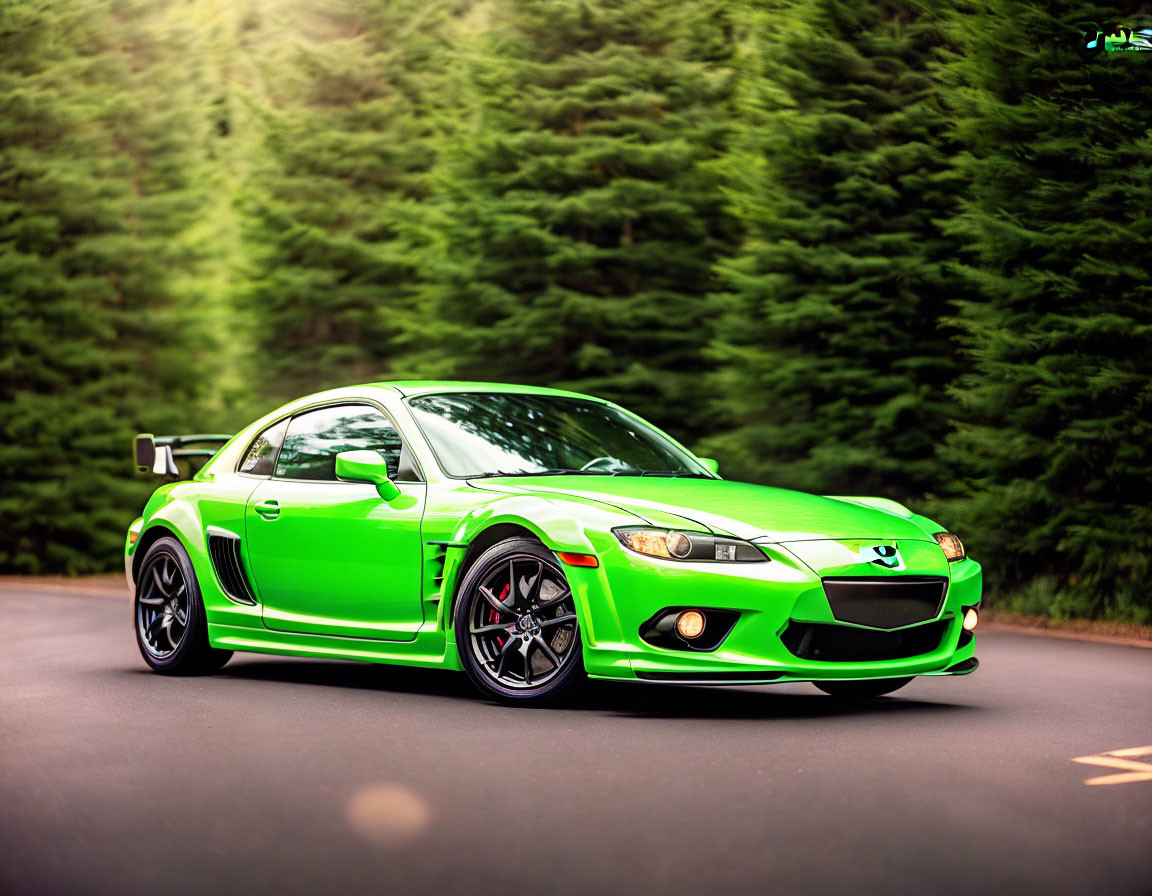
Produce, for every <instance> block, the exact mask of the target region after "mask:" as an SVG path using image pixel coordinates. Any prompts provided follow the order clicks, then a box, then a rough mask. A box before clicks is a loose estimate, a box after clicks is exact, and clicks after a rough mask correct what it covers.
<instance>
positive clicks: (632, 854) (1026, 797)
mask: <svg viewBox="0 0 1152 896" xmlns="http://www.w3.org/2000/svg"><path fill="white" fill-rule="evenodd" d="M21 588H22V586H20V587H13V586H10V585H9V586H6V587H4V588H3V589H0V635H2V641H0V643H2V647H0V893H3V894H6V896H15V894H21V893H51V894H60V893H100V894H103V893H120V894H123V893H143V892H152V893H165V894H173V893H175V894H179V893H198V894H199V893H246V894H252V893H322V892H324V893H328V892H353V891H360V892H392V893H406V894H418V893H455V892H467V893H470V894H487V893H527V892H539V893H545V894H567V893H572V894H577V893H579V894H587V893H628V894H646V893H659V894H662V896H667V894H678V893H691V894H699V893H708V892H711V893H721V892H727V893H756V894H759V896H775V894H797V893H820V894H827V893H830V892H843V893H852V894H859V893H881V892H883V893H889V894H890V893H902V892H918V893H930V894H949V893H957V894H961V893H963V894H972V893H982V892H983V893H996V894H998V893H1012V894H1030V893H1043V894H1045V896H1052V894H1063V893H1108V894H1112V896H1120V894H1138V896H1148V894H1152V776H1150V777H1149V778H1146V779H1144V780H1134V781H1128V782H1127V783H1118V784H1105V785H1086V784H1085V781H1086V780H1088V779H1091V778H1095V777H1099V776H1106V775H1110V774H1124V772H1123V770H1117V769H1109V768H1102V767H1098V766H1093V765H1086V764H1081V763H1075V762H1073V761H1072V759H1073V758H1074V757H1082V756H1085V755H1088V754H1098V753H1102V752H1105V751H1112V750H1119V749H1125V748H1134V747H1141V746H1148V745H1152V650H1147V649H1141V648H1135V647H1117V646H1111V645H1103V644H1092V643H1083V642H1077V641H1068V640H1055V639H1048V638H1039V637H1029V636H1024V635H1015V634H1004V633H995V632H993V633H989V634H985V635H982V636H980V638H979V651H978V652H979V656H980V659H981V662H982V666H981V668H980V670H979V671H978V672H976V673H975V674H974V675H971V676H969V677H967V678H942V679H920V680H918V681H916V682H913V683H912V684H911V685H909V686H908V687H907V688H905V689H904V690H902V691H900V692H899V694H897V695H894V696H892V697H890V698H886V699H881V700H874V701H870V702H867V703H862V704H852V703H847V702H842V701H839V700H835V699H833V698H831V697H826V696H824V695H821V694H819V693H818V692H817V691H816V690H815V689H814V688H811V687H809V686H807V685H787V686H775V687H759V688H728V689H704V688H701V689H678V688H665V687H659V686H654V685H627V684H605V685H601V686H598V687H596V688H593V689H591V690H590V692H589V693H588V695H587V696H586V697H584V698H583V699H582V700H581V701H580V703H579V704H577V705H575V706H572V707H569V708H565V709H533V710H524V709H519V710H518V709H509V708H504V707H501V706H496V705H492V704H489V703H486V702H484V701H483V700H481V699H479V698H477V697H476V696H474V694H473V692H472V691H471V689H470V688H469V686H468V684H467V682H466V681H465V680H464V679H463V677H462V676H457V675H455V674H451V673H444V672H436V671H432V672H428V671H416V670H405V669H399V668H394V667H385V666H369V665H357V664H350V663H330V662H316V661H306V660H290V659H277V658H261V657H254V656H243V655H238V656H237V657H235V658H234V659H233V660H232V662H231V663H230V664H229V665H228V666H227V667H225V669H224V670H223V671H222V672H221V673H219V674H217V675H215V676H212V677H208V678H199V679H170V678H163V677H160V676H157V675H153V674H151V673H150V672H148V671H146V669H145V666H144V664H143V662H142V661H141V660H140V658H139V656H138V654H137V652H136V647H135V644H134V643H133V640H132V631H131V627H130V626H131V623H130V610H129V604H128V602H127V600H126V598H124V599H112V598H108V597H96V596H90V595H88V596H81V595H71V594H65V593H37V592H33V591H30V590H27V589H23V590H21ZM1127 761H1129V762H1132V761H1146V762H1149V763H1152V755H1147V756H1143V757H1137V758H1136V759H1135V760H1132V759H1129V760H1127ZM1130 777H1135V778H1139V777H1140V775H1139V774H1138V773H1137V774H1135V775H1130ZM833 888H835V889H833Z"/></svg>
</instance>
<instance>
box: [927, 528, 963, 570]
mask: <svg viewBox="0 0 1152 896" xmlns="http://www.w3.org/2000/svg"><path fill="white" fill-rule="evenodd" d="M932 537H933V538H935V539H936V544H938V545H940V550H942V551H943V552H944V556H945V557H947V558H948V562H949V563H952V562H953V561H955V560H963V559H964V558H965V557H966V556H967V554H965V553H964V543H963V542H962V541H961V540H960V539H959V538H958V537H956V536H955V535H953V534H952V533H951V532H937V533H936V534H935V535H933V536H932Z"/></svg>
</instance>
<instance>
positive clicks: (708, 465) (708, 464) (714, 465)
mask: <svg viewBox="0 0 1152 896" xmlns="http://www.w3.org/2000/svg"><path fill="white" fill-rule="evenodd" d="M696 460H698V461H700V463H701V465H702V466H703V467H704V469H705V470H707V471H708V472H709V473H717V474H718V473H719V472H720V463H719V462H718V461H715V460H713V459H712V458H710V457H698V458H696Z"/></svg>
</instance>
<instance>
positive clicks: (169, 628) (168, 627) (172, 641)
mask: <svg viewBox="0 0 1152 896" xmlns="http://www.w3.org/2000/svg"><path fill="white" fill-rule="evenodd" d="M164 634H166V635H167V636H168V643H169V644H171V645H172V649H173V650H175V649H176V645H177V644H179V643H180V639H179V638H176V637H173V635H172V622H171V621H169V622H168V624H167V625H166V626H164Z"/></svg>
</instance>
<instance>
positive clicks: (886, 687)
mask: <svg viewBox="0 0 1152 896" xmlns="http://www.w3.org/2000/svg"><path fill="white" fill-rule="evenodd" d="M911 680H912V679H911V678H869V679H865V680H863V681H814V682H812V684H814V685H816V687H818V688H820V690H822V691H823V692H824V693H825V694H830V695H831V696H833V697H847V698H850V699H854V700H868V699H870V698H872V697H883V696H884V695H885V694H891V693H892V692H893V691H898V690H900V688H902V687H904V685H906V684H908V682H910V681H911Z"/></svg>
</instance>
